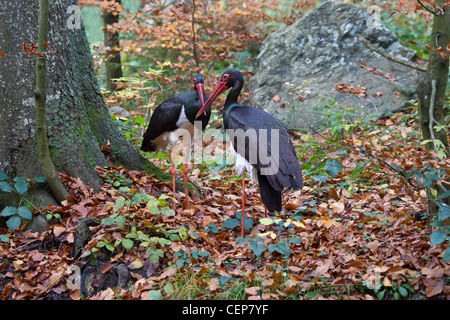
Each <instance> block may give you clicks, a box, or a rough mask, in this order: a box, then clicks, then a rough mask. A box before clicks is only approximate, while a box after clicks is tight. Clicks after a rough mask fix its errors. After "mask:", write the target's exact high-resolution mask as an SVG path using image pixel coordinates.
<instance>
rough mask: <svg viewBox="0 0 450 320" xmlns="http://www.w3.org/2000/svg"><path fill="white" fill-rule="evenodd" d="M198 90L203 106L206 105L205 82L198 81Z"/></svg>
mask: <svg viewBox="0 0 450 320" xmlns="http://www.w3.org/2000/svg"><path fill="white" fill-rule="evenodd" d="M196 87H197V92H198V96H199V97H200V101H201V103H202V107H203V106H204V105H205V100H204V99H203V83H197V86H196Z"/></svg>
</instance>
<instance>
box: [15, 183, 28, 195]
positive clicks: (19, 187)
mask: <svg viewBox="0 0 450 320" xmlns="http://www.w3.org/2000/svg"><path fill="white" fill-rule="evenodd" d="M28 186H29V183H28V181H26V180H19V181H17V182H16V184H15V185H14V188H16V190H17V191H18V192H19V193H20V194H24V193H25V192H27V190H28Z"/></svg>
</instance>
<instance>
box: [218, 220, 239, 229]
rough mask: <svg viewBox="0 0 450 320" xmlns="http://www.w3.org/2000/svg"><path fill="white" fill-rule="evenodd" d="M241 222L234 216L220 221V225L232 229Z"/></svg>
mask: <svg viewBox="0 0 450 320" xmlns="http://www.w3.org/2000/svg"><path fill="white" fill-rule="evenodd" d="M240 223H241V222H240V221H239V220H238V219H235V218H228V219H227V220H225V221H224V222H223V223H222V227H224V228H227V229H233V228H235V227H237V226H238V225H239V224H240Z"/></svg>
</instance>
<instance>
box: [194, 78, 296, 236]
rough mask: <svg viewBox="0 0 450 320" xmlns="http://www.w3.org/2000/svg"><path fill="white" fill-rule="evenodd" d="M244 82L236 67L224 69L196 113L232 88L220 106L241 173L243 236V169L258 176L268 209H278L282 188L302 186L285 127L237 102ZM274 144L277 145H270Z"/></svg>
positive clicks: (293, 151)
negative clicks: (211, 91)
mask: <svg viewBox="0 0 450 320" xmlns="http://www.w3.org/2000/svg"><path fill="white" fill-rule="evenodd" d="M243 85H244V78H243V76H242V74H241V73H240V72H239V71H238V70H228V71H226V72H224V73H223V74H222V76H221V77H220V81H219V83H218V84H217V86H216V88H215V89H214V92H213V93H212V94H211V96H210V97H209V99H208V100H207V101H206V103H205V104H204V105H203V107H202V108H201V109H200V110H199V111H198V113H197V117H199V118H200V117H201V116H202V114H203V112H204V111H205V110H207V109H208V108H209V107H210V106H211V104H212V103H213V101H214V100H215V99H216V98H217V97H218V96H219V95H220V94H221V93H222V92H224V91H226V90H228V89H230V88H231V90H230V92H229V93H228V95H227V98H226V101H225V107H224V110H223V125H224V128H225V131H226V134H227V136H228V138H229V141H230V149H231V151H232V153H234V155H235V170H236V172H237V173H238V174H242V226H241V236H242V237H244V211H245V173H246V172H247V173H248V174H249V176H250V178H251V179H252V181H253V180H254V179H257V181H258V184H259V192H260V195H261V201H262V202H263V203H264V205H265V206H266V208H267V210H268V211H269V212H274V211H281V209H282V199H281V194H282V192H283V190H284V189H285V188H287V189H296V188H302V187H303V179H302V173H301V169H300V164H299V162H298V159H297V156H296V154H295V149H294V146H293V144H292V141H291V139H290V137H289V134H288V132H287V131H286V128H285V127H284V125H283V124H282V123H281V121H280V120H278V119H277V118H275V117H273V116H272V115H270V114H268V113H267V112H265V111H263V110H261V109H258V108H254V107H250V106H243V105H241V104H239V103H238V101H237V99H238V97H239V94H240V92H241V90H242V87H243ZM236 132H241V134H237V133H236ZM268 132H275V133H277V134H274V135H272V134H268ZM274 145H276V146H277V147H278V148H272V147H273V146H274ZM267 160H270V161H267ZM269 162H270V163H269ZM274 165H275V166H276V167H275V168H273V166H274Z"/></svg>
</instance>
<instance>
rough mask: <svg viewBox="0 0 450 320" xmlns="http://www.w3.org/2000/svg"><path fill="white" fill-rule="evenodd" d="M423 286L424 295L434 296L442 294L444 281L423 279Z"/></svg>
mask: <svg viewBox="0 0 450 320" xmlns="http://www.w3.org/2000/svg"><path fill="white" fill-rule="evenodd" d="M422 282H423V284H424V285H425V287H426V289H425V294H426V295H427V297H432V296H435V295H437V294H439V293H441V292H442V290H443V289H444V279H428V278H424V279H423V281H422Z"/></svg>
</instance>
